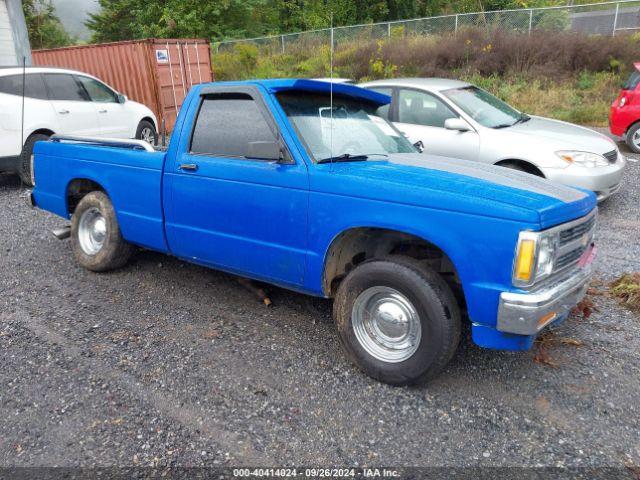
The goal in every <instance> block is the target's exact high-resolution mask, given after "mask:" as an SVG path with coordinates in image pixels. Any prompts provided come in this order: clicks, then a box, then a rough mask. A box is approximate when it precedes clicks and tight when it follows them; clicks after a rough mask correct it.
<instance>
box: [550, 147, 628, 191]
mask: <svg viewBox="0 0 640 480" xmlns="http://www.w3.org/2000/svg"><path fill="white" fill-rule="evenodd" d="M626 164H627V161H626V159H625V158H624V155H622V154H620V155H619V156H618V159H617V160H616V162H615V163H613V164H611V165H607V166H606V167H594V168H588V167H582V166H580V165H577V164H573V165H569V166H568V167H566V168H549V169H545V170H544V172H543V173H544V174H545V176H546V177H547V178H548V179H549V180H553V181H555V182H559V183H564V184H565V185H570V186H572V187H580V188H584V189H586V190H591V191H592V192H594V193H595V194H596V196H597V197H598V201H599V202H600V201H602V200H604V199H605V198H608V197H609V196H611V195H613V194H614V193H615V192H616V191H617V190H618V189H619V188H620V181H621V180H622V174H623V172H624V168H625V166H626Z"/></svg>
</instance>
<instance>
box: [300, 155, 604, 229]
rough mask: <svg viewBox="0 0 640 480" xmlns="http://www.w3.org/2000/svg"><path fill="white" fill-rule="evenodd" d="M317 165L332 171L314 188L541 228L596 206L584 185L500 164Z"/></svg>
mask: <svg viewBox="0 0 640 480" xmlns="http://www.w3.org/2000/svg"><path fill="white" fill-rule="evenodd" d="M321 168H323V169H324V168H331V169H332V170H331V171H332V173H333V174H332V175H328V176H327V177H330V178H327V177H325V179H324V180H323V181H322V182H319V183H318V185H312V189H313V190H325V189H327V188H328V189H330V190H331V193H337V194H343V195H357V196H361V197H364V198H371V199H375V200H381V201H391V202H398V203H406V204H411V205H418V206H423V207H428V208H434V209H441V210H453V211H458V212H465V213H469V214H475V215H485V216H492V217H499V218H505V219H508V220H514V221H522V222H527V223H530V224H533V225H539V227H540V228H548V227H551V226H553V225H557V224H559V223H563V222H567V221H569V220H573V219H575V218H579V217H581V216H583V215H586V214H587V213H589V212H590V211H591V210H592V209H593V208H595V206H596V197H595V195H594V194H593V193H592V192H589V191H587V190H580V189H577V188H573V187H568V186H565V185H562V184H559V183H553V182H551V181H548V180H545V179H542V178H539V177H536V176H534V175H530V174H528V173H524V172H520V171H517V170H511V169H508V168H504V167H497V166H495V165H487V164H483V163H479V162H472V161H467V160H460V159H455V158H447V157H440V156H434V155H426V154H417V153H416V154H394V155H390V156H389V157H388V158H387V159H384V160H372V159H370V160H368V161H365V162H349V163H335V164H333V165H331V166H329V165H322V166H321ZM336 174H337V175H336ZM312 178H313V176H312ZM312 182H313V180H312ZM372 185H374V186H375V188H373V187H372Z"/></svg>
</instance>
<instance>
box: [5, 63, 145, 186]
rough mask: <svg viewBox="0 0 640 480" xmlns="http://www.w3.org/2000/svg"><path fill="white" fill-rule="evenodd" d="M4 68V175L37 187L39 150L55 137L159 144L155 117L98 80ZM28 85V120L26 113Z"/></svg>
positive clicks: (50, 71) (69, 72)
mask: <svg viewBox="0 0 640 480" xmlns="http://www.w3.org/2000/svg"><path fill="white" fill-rule="evenodd" d="M24 73H25V74H24V81H23V70H22V68H1V69H0V171H5V172H6V171H8V172H16V173H18V174H19V175H20V178H21V179H22V181H23V182H24V183H26V184H28V185H32V184H33V179H32V173H33V147H34V145H35V143H36V142H37V141H41V140H47V139H48V138H49V137H50V136H51V135H53V134H62V135H74V136H87V137H104V138H109V137H111V138H137V139H140V140H145V141H147V142H149V143H151V144H155V143H157V139H158V133H157V132H158V127H157V126H158V123H157V120H156V117H155V115H154V114H153V112H152V111H151V110H150V109H149V108H147V107H145V106H144V105H141V104H139V103H136V102H133V101H131V100H128V99H127V97H126V96H124V95H122V94H120V93H118V92H117V91H115V90H114V89H113V88H111V87H109V86H108V85H106V84H105V83H103V82H101V81H100V80H98V79H97V78H95V77H92V76H90V75H87V74H85V73H81V72H75V71H72V70H63V69H57V68H39V67H29V68H27V69H26V71H25V72H24ZM23 83H24V119H23V116H22V111H23V105H22V102H23V96H22V92H23Z"/></svg>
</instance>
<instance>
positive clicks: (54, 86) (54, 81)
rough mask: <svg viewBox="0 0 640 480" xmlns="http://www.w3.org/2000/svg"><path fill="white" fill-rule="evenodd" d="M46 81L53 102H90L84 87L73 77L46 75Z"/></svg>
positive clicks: (60, 74)
mask: <svg viewBox="0 0 640 480" xmlns="http://www.w3.org/2000/svg"><path fill="white" fill-rule="evenodd" d="M44 81H45V83H46V84H47V90H48V91H49V98H50V99H51V100H70V101H75V102H84V101H88V100H89V99H88V98H87V94H86V92H85V90H84V87H83V86H82V85H80V83H79V82H78V81H77V80H76V79H75V78H74V77H73V76H72V75H68V74H65V73H46V74H45V75H44Z"/></svg>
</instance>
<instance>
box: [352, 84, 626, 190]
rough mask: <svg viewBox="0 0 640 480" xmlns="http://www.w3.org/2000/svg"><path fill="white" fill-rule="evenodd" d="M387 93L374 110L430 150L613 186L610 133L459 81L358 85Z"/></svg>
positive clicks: (615, 159)
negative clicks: (528, 110) (533, 111)
mask: <svg viewBox="0 0 640 480" xmlns="http://www.w3.org/2000/svg"><path fill="white" fill-rule="evenodd" d="M360 86H361V87H364V88H369V89H371V90H375V91H377V92H380V93H384V94H387V95H390V96H391V97H392V102H391V104H389V105H386V106H384V107H382V108H381V109H379V111H378V113H379V114H380V115H381V116H383V117H385V118H387V119H388V120H391V121H392V122H394V124H395V125H396V126H397V127H398V129H399V130H400V131H401V132H403V133H404V134H405V135H406V136H407V137H408V138H409V139H410V140H411V141H412V142H414V143H417V142H422V144H423V145H424V148H425V151H426V152H427V153H429V154H431V155H441V156H445V157H455V158H462V159H467V160H474V161H479V162H484V163H491V164H496V165H501V166H504V167H508V168H513V169H517V170H522V171H525V172H528V173H532V174H534V175H538V176H541V177H545V178H548V179H550V180H553V181H557V182H560V183H564V184H567V185H572V186H576V187H581V188H585V189H588V190H592V191H593V192H595V194H596V196H597V197H598V200H604V199H605V198H607V197H609V196H610V195H611V194H613V193H614V192H615V191H616V190H617V189H618V188H619V185H620V180H621V178H622V173H623V170H624V167H625V164H626V160H625V158H624V156H623V155H622V154H620V151H619V150H618V147H617V146H616V144H615V143H614V142H613V140H611V139H610V138H608V137H606V136H605V135H602V134H600V133H597V132H594V131H593V130H590V129H588V128H584V127H580V126H578V125H573V124H571V123H567V122H561V121H558V120H551V119H548V118H543V117H536V116H533V115H527V114H525V113H522V112H519V111H518V110H516V109H515V108H513V107H511V106H509V105H507V104H506V103H504V102H503V101H502V100H500V99H498V98H496V97H494V96H493V95H491V94H490V93H488V92H486V91H484V90H482V89H480V88H478V87H476V86H474V85H471V84H469V83H466V82H461V81H458V80H449V79H443V78H406V79H389V80H379V81H374V82H368V83H363V84H361V85H360Z"/></svg>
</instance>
